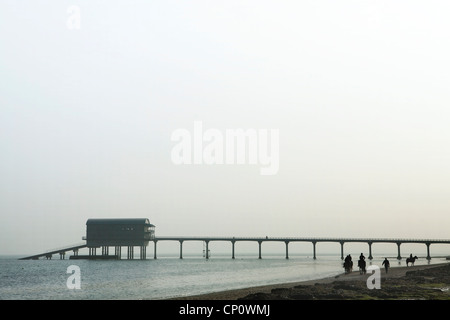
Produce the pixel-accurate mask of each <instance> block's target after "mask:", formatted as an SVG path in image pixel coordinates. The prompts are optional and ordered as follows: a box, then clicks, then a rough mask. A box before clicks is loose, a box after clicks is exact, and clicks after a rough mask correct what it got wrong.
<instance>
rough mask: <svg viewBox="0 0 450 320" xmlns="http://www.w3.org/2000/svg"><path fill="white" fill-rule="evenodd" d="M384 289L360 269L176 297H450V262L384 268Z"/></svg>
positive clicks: (338, 298) (333, 298)
mask: <svg viewBox="0 0 450 320" xmlns="http://www.w3.org/2000/svg"><path fill="white" fill-rule="evenodd" d="M380 274H381V289H372V290H371V289H368V288H367V279H368V278H369V277H370V276H371V274H369V273H367V274H363V275H361V274H360V273H359V271H353V272H352V273H349V274H344V273H342V274H340V275H337V276H335V277H329V278H324V279H318V280H310V281H302V282H295V283H282V284H274V285H267V286H258V287H251V288H243V289H237V290H228V291H221V292H214V293H209V294H202V295H195V296H187V297H178V298H174V299H173V300H240V299H242V300H368V299H390V300H399V299H401V300H404V299H407V300H410V299H413V300H416V299H425V300H435V299H444V300H450V291H449V287H450V263H442V264H434V265H420V266H409V267H394V268H390V269H389V271H388V273H386V272H385V270H384V269H380Z"/></svg>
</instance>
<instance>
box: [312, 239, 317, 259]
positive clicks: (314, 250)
mask: <svg viewBox="0 0 450 320" xmlns="http://www.w3.org/2000/svg"><path fill="white" fill-rule="evenodd" d="M316 243H317V242H315V241H313V243H312V244H313V259H314V260H316Z"/></svg>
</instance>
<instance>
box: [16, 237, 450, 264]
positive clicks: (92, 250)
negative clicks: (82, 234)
mask: <svg viewBox="0 0 450 320" xmlns="http://www.w3.org/2000/svg"><path fill="white" fill-rule="evenodd" d="M149 241H153V246H154V247H153V248H154V249H153V259H157V244H158V242H161V241H176V242H178V243H179V245H180V247H179V248H180V249H179V251H180V256H179V257H180V259H183V243H184V242H186V241H201V242H203V243H204V244H205V248H206V250H205V254H204V257H205V259H209V258H210V255H209V244H210V242H213V241H226V242H229V243H230V244H231V255H230V256H231V259H235V253H236V249H235V245H236V243H237V242H242V241H253V242H256V243H258V259H262V257H263V254H262V251H263V250H262V247H263V243H265V242H282V243H284V244H285V258H286V259H289V244H290V243H292V242H309V243H311V249H312V250H311V251H312V256H313V259H316V258H317V250H316V245H317V244H318V243H324V242H335V243H339V244H340V249H341V250H340V253H341V259H344V245H345V244H346V243H352V242H353V243H355V242H357V243H366V244H367V246H368V251H369V256H368V259H370V260H372V259H373V255H372V252H373V251H372V246H373V245H374V244H375V243H392V244H396V245H397V259H398V260H401V259H402V255H401V245H402V244H404V243H415V244H423V245H425V246H426V248H427V257H426V258H427V259H428V260H431V253H430V247H431V245H432V244H450V239H394V238H302V237H176V236H174V237H154V238H153V239H151V240H149ZM111 247H112V248H114V254H109V248H110V246H108V245H103V246H95V247H93V246H88V245H87V244H78V245H71V246H67V247H65V248H59V249H55V250H52V251H48V252H45V253H41V254H36V255H32V256H28V257H24V258H21V259H20V260H28V259H33V260H35V259H39V258H46V259H51V258H52V255H54V254H58V255H59V256H60V259H65V254H66V253H67V252H71V251H73V253H74V254H73V255H72V256H71V257H70V259H92V260H100V259H117V260H119V259H121V256H122V246H117V245H116V246H111ZM137 247H138V248H139V249H140V254H139V259H140V260H145V259H147V246H146V245H140V246H137ZM82 248H88V249H89V255H78V250H80V249H82ZM125 248H126V249H127V259H129V260H132V259H134V248H135V246H132V245H128V246H125ZM97 249H101V254H99V255H97Z"/></svg>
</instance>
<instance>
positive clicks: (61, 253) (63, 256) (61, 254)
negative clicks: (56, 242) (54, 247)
mask: <svg viewBox="0 0 450 320" xmlns="http://www.w3.org/2000/svg"><path fill="white" fill-rule="evenodd" d="M65 255H66V253H65V252H60V253H59V259H61V260H64V258H65Z"/></svg>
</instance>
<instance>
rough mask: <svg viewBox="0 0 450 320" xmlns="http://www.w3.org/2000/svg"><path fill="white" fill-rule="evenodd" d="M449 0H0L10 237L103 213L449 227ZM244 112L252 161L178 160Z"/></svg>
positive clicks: (4, 212)
mask: <svg viewBox="0 0 450 320" xmlns="http://www.w3.org/2000/svg"><path fill="white" fill-rule="evenodd" d="M449 13H450V3H448V2H447V1H411V0H409V1H399V0H390V1H379V0H377V1H349V0H342V1H333V0H314V1H284V0H283V1H265V0H258V1H256V0H241V1H236V0H230V1H200V0H192V1H179V0H168V1H149V0H145V1H144V0H142V1H140V0H131V1H130V0H127V1H123V0H108V1H99V0H71V1H66V0H62V1H61V0H59V1H50V0H41V1H31V0H24V1H14V0H0V39H1V40H0V177H1V179H0V254H13V253H30V254H34V253H40V252H42V251H45V250H48V249H52V248H57V247H62V246H65V245H68V244H72V243H79V242H81V238H82V236H84V235H85V231H86V221H87V219H89V218H141V217H144V218H149V219H150V221H151V223H153V224H154V225H155V226H156V235H157V236H255V237H257V236H266V235H268V236H278V237H356V238H358V237H373V238H426V239H429V238H432V239H449V238H450V235H449V226H450V214H449V212H450V201H449V193H450V161H449V160H450V126H449V123H450V121H449V120H450V107H449V106H450V91H449V90H448V88H449V85H450V76H449V75H450V61H449V59H448V57H449V56H450V41H449V40H448V30H450V20H449V19H448V15H449ZM198 124H201V126H202V130H201V131H199V130H197V129H198ZM196 125H197V127H196ZM196 128H197V129H196ZM238 129H240V130H247V131H246V132H248V130H250V131H252V132H256V133H258V134H260V133H261V132H262V133H264V132H265V133H266V136H264V135H257V139H258V144H256V143H254V144H251V143H250V142H248V145H247V147H249V148H251V147H254V148H256V149H257V150H259V151H258V152H259V153H258V154H257V157H258V158H257V161H256V163H254V162H253V163H252V162H250V161H249V160H248V158H245V161H244V163H239V164H238V163H218V162H214V163H212V164H210V163H207V161H206V162H205V161H200V162H201V163H194V162H192V163H190V164H189V163H181V164H178V163H177V161H175V160H174V153H175V154H178V156H180V154H181V155H183V156H187V155H189V152H188V149H187V147H190V148H191V149H189V150H190V151H191V156H192V153H195V152H200V153H199V154H200V155H203V159H202V160H205V159H206V156H205V153H206V154H207V155H209V156H210V158H211V156H212V159H215V158H214V155H217V154H216V153H214V154H213V153H209V152H210V151H211V149H207V147H208V146H210V147H212V146H213V143H214V148H216V149H214V150H215V151H216V152H217V151H218V150H222V151H223V150H225V149H220V148H221V147H223V148H225V147H224V144H225V142H224V141H222V142H223V143H222V144H220V142H221V140H219V137H222V138H224V139H225V137H226V132H227V130H238ZM180 130H181V131H180ZM176 132H183V133H185V135H186V134H187V135H188V137H189V138H190V142H191V143H190V144H189V143H188V142H189V140H183V139H181V138H180V137H179V136H178V140H177V139H175V138H177V137H174V133H176ZM206 132H207V133H209V134H211V133H212V136H211V135H209V136H208V134H206ZM273 132H277V135H273V134H271V133H273ZM267 135H268V136H269V138H270V137H272V138H274V139H272V140H270V139H266V140H264V137H266V138H267ZM175 136H176V135H175ZM275 138H276V139H275ZM186 139H187V138H186ZM182 141H184V142H186V144H182ZM194 141H197V142H198V141H200V145H197V146H194ZM184 142H183V143H184ZM181 146H183V148H184V147H186V146H187V147H186V148H184V149H183V148H181ZM262 147H264V148H265V149H264V150H266V151H267V152H268V153H267V154H266V155H271V159H272V160H274V161H275V159H276V160H277V161H278V163H277V166H276V170H274V171H273V172H272V174H261V171H262V170H261V168H263V167H264V165H265V164H266V165H267V161H266V162H265V164H264V163H263V154H262V151H261V150H263V148H262ZM195 148H197V149H196V150H197V151H194V149H195ZM180 149H181V151H180ZM256 149H255V150H256ZM180 152H181V153H180ZM223 152H225V153H226V150H225V151H223ZM236 152H237V151H236ZM223 156H224V157H225V156H226V154H225V155H223ZM210 158H208V159H210ZM219 158H220V157H219ZM266 160H267V159H266Z"/></svg>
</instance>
